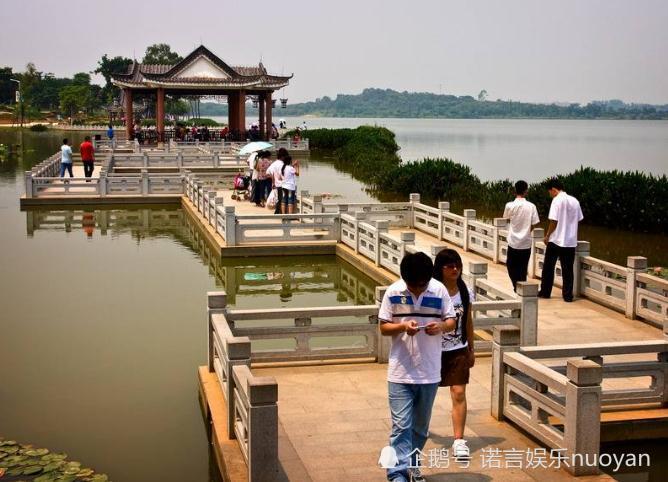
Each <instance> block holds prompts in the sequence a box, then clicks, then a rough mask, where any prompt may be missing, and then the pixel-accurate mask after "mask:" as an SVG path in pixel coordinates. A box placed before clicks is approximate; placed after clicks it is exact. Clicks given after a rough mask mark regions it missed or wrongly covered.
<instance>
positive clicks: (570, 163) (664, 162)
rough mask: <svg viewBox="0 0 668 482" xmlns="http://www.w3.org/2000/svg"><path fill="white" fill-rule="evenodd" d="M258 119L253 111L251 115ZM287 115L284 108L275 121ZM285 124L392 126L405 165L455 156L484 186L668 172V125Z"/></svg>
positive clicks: (296, 122)
mask: <svg viewBox="0 0 668 482" xmlns="http://www.w3.org/2000/svg"><path fill="white" fill-rule="evenodd" d="M253 114H254V110H252V109H251V110H250V113H249V114H248V115H249V116H252V115H253ZM247 118H249V117H247ZM251 118H252V117H251ZM280 118H281V117H280V109H277V110H275V111H274V121H275V122H278V119H280ZM217 119H220V120H222V121H224V122H227V119H223V118H217ZM285 120H286V121H287V122H288V128H290V129H292V128H294V127H296V126H300V125H301V124H302V121H306V124H307V126H308V128H309V129H316V128H320V127H325V128H341V127H357V126H360V125H379V126H383V127H387V128H388V129H390V130H391V131H392V132H394V133H395V134H396V139H397V144H399V146H400V147H401V150H400V151H399V154H400V155H401V158H402V159H403V160H404V161H413V160H417V159H423V158H425V157H448V158H450V159H452V160H453V161H456V162H459V163H461V164H466V165H467V166H470V167H471V169H472V170H473V172H474V173H475V174H477V175H478V176H479V177H480V178H481V179H482V180H483V181H486V180H496V179H503V178H506V177H508V178H510V179H517V178H520V177H522V178H524V179H525V180H526V181H528V182H533V181H539V180H542V179H544V178H546V177H549V176H552V175H555V174H567V173H569V172H572V171H574V170H576V169H578V168H579V167H580V166H589V167H594V168H596V169H604V170H614V169H618V170H639V171H643V172H646V173H648V174H654V175H664V174H668V121H626V120H619V121H607V120H595V121H590V120H541V119H373V118H372V119H358V118H340V117H285ZM249 122H250V120H249Z"/></svg>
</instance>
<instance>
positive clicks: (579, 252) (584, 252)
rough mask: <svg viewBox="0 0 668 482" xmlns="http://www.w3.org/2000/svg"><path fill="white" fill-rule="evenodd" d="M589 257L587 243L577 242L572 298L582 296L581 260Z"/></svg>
mask: <svg viewBox="0 0 668 482" xmlns="http://www.w3.org/2000/svg"><path fill="white" fill-rule="evenodd" d="M587 256H589V241H578V245H577V247H576V248H575V261H574V265H573V296H581V295H582V284H583V279H582V258H585V257H587Z"/></svg>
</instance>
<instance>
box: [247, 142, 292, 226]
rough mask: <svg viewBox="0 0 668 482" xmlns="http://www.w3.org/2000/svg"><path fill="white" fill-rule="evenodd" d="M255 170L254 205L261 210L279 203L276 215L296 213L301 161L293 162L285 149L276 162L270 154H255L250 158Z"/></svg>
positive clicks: (276, 207) (253, 172) (278, 155)
mask: <svg viewBox="0 0 668 482" xmlns="http://www.w3.org/2000/svg"><path fill="white" fill-rule="evenodd" d="M248 167H249V168H250V170H251V186H252V187H251V202H253V203H255V205H256V206H258V207H264V206H265V205H266V204H267V203H268V204H275V206H274V214H293V213H294V212H295V205H296V203H297V177H298V176H299V161H296V160H295V161H293V159H292V157H291V156H290V154H289V153H288V150H287V149H285V148H284V147H281V148H280V149H279V150H278V152H277V153H276V160H274V161H273V162H272V161H271V153H270V152H269V151H260V152H254V153H252V154H251V155H250V156H249V157H248Z"/></svg>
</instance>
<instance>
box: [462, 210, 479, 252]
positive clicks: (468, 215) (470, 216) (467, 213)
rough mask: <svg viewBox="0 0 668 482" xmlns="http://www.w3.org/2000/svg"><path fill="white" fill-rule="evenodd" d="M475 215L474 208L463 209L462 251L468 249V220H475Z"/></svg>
mask: <svg viewBox="0 0 668 482" xmlns="http://www.w3.org/2000/svg"><path fill="white" fill-rule="evenodd" d="M475 217H476V212H475V209H464V226H463V228H462V230H463V235H464V236H463V237H464V239H463V240H462V243H463V244H462V249H463V250H464V251H468V250H469V221H475Z"/></svg>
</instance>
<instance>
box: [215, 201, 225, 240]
mask: <svg viewBox="0 0 668 482" xmlns="http://www.w3.org/2000/svg"><path fill="white" fill-rule="evenodd" d="M223 201H224V198H223V197H222V196H220V197H217V198H215V199H214V204H215V217H214V222H213V226H214V229H215V230H216V232H217V233H218V234H220V235H221V236H222V234H223V233H221V226H220V225H219V224H218V213H221V214H222V215H223V216H224V215H225V210H224V207H223Z"/></svg>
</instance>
